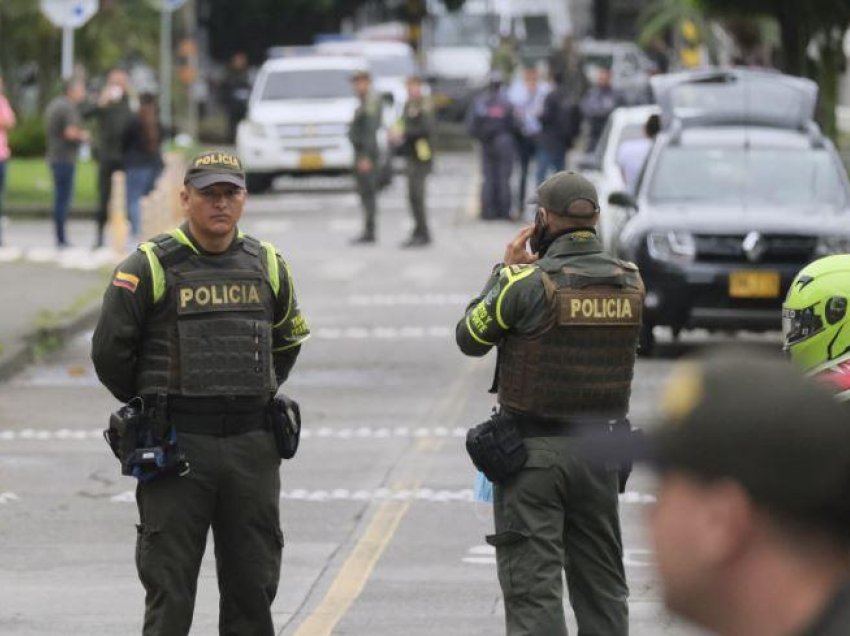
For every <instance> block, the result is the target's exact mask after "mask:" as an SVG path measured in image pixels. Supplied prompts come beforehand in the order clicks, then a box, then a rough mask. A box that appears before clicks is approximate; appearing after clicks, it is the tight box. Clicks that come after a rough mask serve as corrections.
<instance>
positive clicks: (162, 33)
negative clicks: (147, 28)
mask: <svg viewBox="0 0 850 636" xmlns="http://www.w3.org/2000/svg"><path fill="white" fill-rule="evenodd" d="M159 16H160V21H159V84H160V89H159V116H160V118H161V119H162V125H163V127H164V128H165V129H166V130H168V131H169V134H170V129H171V55H172V53H171V49H172V36H171V11H168V10H166V9H165V8H163V9H162V10H161V11H160V14H159Z"/></svg>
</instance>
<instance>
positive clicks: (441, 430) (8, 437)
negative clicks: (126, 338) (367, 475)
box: [0, 426, 466, 442]
mask: <svg viewBox="0 0 850 636" xmlns="http://www.w3.org/2000/svg"><path fill="white" fill-rule="evenodd" d="M301 437H302V439H309V438H311V437H321V438H326V439H342V440H351V439H387V438H390V437H398V438H411V437H413V438H423V437H457V438H461V437H466V429H465V428H461V427H455V428H447V427H444V426H437V427H434V428H425V427H418V428H411V427H407V426H396V427H395V428H390V427H381V428H369V427H367V426H361V427H359V428H330V427H329V426H323V427H321V428H317V429H304V430H303V431H301ZM92 439H95V440H102V439H103V431H102V430H101V429H99V428H96V429H91V430H88V431H84V430H71V429H67V428H60V429H58V430H55V431H48V430H44V429H33V428H22V429H21V430H19V431H10V430H0V442H14V441H19V440H27V441H28V440H35V441H40V442H46V441H52V440H76V441H83V440H92Z"/></svg>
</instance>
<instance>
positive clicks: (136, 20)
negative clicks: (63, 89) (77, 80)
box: [0, 0, 159, 111]
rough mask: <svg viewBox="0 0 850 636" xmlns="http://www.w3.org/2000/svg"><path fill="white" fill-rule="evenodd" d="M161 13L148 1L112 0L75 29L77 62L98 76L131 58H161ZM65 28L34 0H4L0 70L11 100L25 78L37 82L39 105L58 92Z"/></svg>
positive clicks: (0, 18)
mask: <svg viewBox="0 0 850 636" xmlns="http://www.w3.org/2000/svg"><path fill="white" fill-rule="evenodd" d="M158 42H159V17H158V13H157V12H156V11H155V10H153V9H152V8H151V7H150V6H149V5H148V4H147V3H146V2H141V1H140V0H110V1H108V2H103V3H102V8H101V10H100V11H99V12H98V13H97V14H95V15H94V17H92V19H91V20H89V21H88V23H86V24H85V25H84V26H83V27H82V28H80V29H78V30H77V31H76V32H75V34H74V62H75V63H76V64H79V65H81V66H82V67H83V68H84V69H85V70H86V72H87V73H88V75H89V76H90V77H91V76H98V75H100V74H102V73H104V72H105V71H106V70H108V69H109V68H110V67H112V66H114V65H116V64H118V63H122V62H128V61H142V62H146V63H148V64H151V65H155V64H156V63H157V51H158ZM61 52H62V32H61V30H60V29H58V28H57V27H55V26H53V24H51V23H50V22H49V21H48V20H47V18H45V17H44V16H43V15H42V13H41V11H40V10H39V8H38V2H36V1H35V0H0V73H2V74H3V76H4V77H5V78H6V84H7V90H8V92H9V94H10V97H11V99H12V103H13V104H16V103H17V102H19V100H20V97H21V91H22V84H23V83H30V82H32V81H34V82H35V83H36V85H37V87H38V91H37V94H38V104H37V107H38V110H39V111H40V110H42V109H43V108H44V105H45V104H46V102H47V101H48V100H49V99H50V98H51V97H52V96H53V95H55V94H56V92H57V91H58V86H59V79H60V66H61Z"/></svg>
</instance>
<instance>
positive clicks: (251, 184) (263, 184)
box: [245, 172, 273, 194]
mask: <svg viewBox="0 0 850 636" xmlns="http://www.w3.org/2000/svg"><path fill="white" fill-rule="evenodd" d="M272 179H273V176H272V175H270V174H263V173H258V172H248V173H246V174H245V185H247V186H248V193H249V194H262V193H263V192H265V191H266V190H268V189H269V188H271V187H272Z"/></svg>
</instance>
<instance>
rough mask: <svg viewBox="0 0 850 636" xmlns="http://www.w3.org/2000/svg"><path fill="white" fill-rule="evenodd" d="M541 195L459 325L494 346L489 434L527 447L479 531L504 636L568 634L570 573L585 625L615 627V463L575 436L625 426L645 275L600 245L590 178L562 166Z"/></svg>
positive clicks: (469, 343) (603, 630) (620, 624)
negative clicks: (488, 526) (487, 524)
mask: <svg viewBox="0 0 850 636" xmlns="http://www.w3.org/2000/svg"><path fill="white" fill-rule="evenodd" d="M537 203H538V204H539V206H540V207H539V213H538V217H537V221H536V222H535V226H532V227H528V228H526V229H524V230H523V231H522V232H520V233H519V235H518V236H517V237H516V239H515V240H514V241H513V242H511V243H510V244H509V245H508V247H507V250H506V252H505V257H504V263H501V264H499V265H498V266H496V268H494V270H493V274H492V275H491V277H490V279H489V280H488V281H487V284H486V285H485V287H484V290H483V292H482V293H481V295H480V296H478V297H477V298H475V299H474V300H473V301H472V303H471V304H470V305H469V307H468V309H467V311H466V315H465V316H464V317H463V319H461V320H460V322H459V323H458V325H457V333H456V336H457V342H458V346H459V347H460V349H461V351H463V352H464V353H465V354H467V355H471V356H482V355H484V354H486V353H487V352H488V351H489V350H490V349H491V348H492V347H494V346H496V347H498V351H499V357H498V362H497V366H498V371H497V381H496V385H497V387H498V399H499V403H500V405H501V413H500V414H498V415H497V416H494V420H493V423H494V424H495V425H496V427H497V430H496V432H495V435H496V437H499V436H501V435H503V434H504V435H507V433H506V431H513V433H512V434H514V435H515V436H516V437H517V439H519V440H521V443H520V444H519V446H520V450H522V453H523V460H522V463H521V465H522V467H521V468H520V469H519V470H518V471H515V472H514V473H513V474H511V475H510V476H507V477H505V478H504V479H502V480H501V481H496V483H494V516H495V526H496V527H495V534H493V535H491V536H488V537H487V541H488V543H490V544H491V545H493V546H495V548H496V557H497V562H498V572H499V583H500V584H501V587H502V592H503V595H504V600H505V618H506V624H507V633H508V635H509V636H520V635H522V636H540V635H541V634H546V636H558V635H566V633H567V629H566V622H565V618H564V608H563V602H562V598H563V591H562V583H561V575H562V573H563V572H564V571H566V578H567V584H568V587H569V593H570V601H571V603H572V606H573V610H574V611H575V615H576V620H577V622H578V629H579V633H580V634H600V635H603V634H604V635H605V636H617V635H623V634H627V633H628V605H627V596H628V588H627V586H626V580H625V573H624V568H623V561H622V539H621V535H620V521H619V511H618V489H619V488H618V487H619V479H618V477H619V474H618V472H619V471H618V468H619V467H617V466H606V467H594V466H591V465H589V464H588V463H587V462H585V461H584V459H583V458H581V457H579V456H578V455H577V452H576V436H577V435H580V434H583V433H586V432H593V431H596V432H600V433H608V432H610V431H613V430H614V429H615V428H617V427H620V426H627V420H626V419H625V417H626V414H627V411H628V405H629V396H630V387H631V380H632V375H633V369H634V364H635V355H636V348H637V338H638V331H639V327H640V318H641V309H642V306H643V295H644V287H643V283H642V281H641V278H640V275H639V274H638V271H637V268H636V267H635V266H634V265H633V264H631V263H628V262H625V261H620V260H617V259H615V258H613V257H611V256H610V255H608V254H606V253H605V252H604V250H603V248H602V244H601V242H600V240H599V239H598V238H597V235H596V232H595V227H596V223H597V221H598V218H599V203H598V200H597V194H596V190H595V188H594V187H593V185H592V184H591V183H590V182H588V181H587V180H586V179H584V178H583V177H581V176H580V175H578V174H575V173H572V172H559V173H557V174H556V175H554V176H552V177H550V178H549V179H547V180H546V181H544V182H543V183H542V184H541V185H540V187H539V188H538V190H537ZM529 239H531V241H529ZM527 242H530V245H531V251H530V252H529V251H527V249H526V243H527ZM497 418H498V419H497ZM484 426H486V425H484ZM479 428H480V427H479ZM467 443H468V445H469V438H468V441H467ZM477 463H478V462H476V464H477ZM484 470H485V473H486V472H487V471H486V468H485V469H484Z"/></svg>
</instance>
